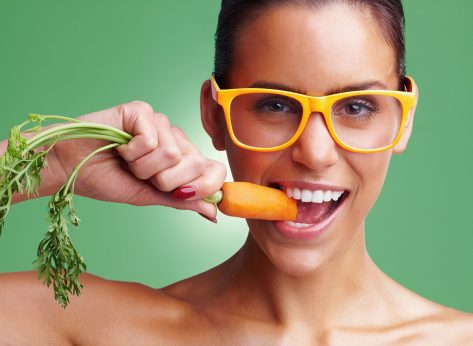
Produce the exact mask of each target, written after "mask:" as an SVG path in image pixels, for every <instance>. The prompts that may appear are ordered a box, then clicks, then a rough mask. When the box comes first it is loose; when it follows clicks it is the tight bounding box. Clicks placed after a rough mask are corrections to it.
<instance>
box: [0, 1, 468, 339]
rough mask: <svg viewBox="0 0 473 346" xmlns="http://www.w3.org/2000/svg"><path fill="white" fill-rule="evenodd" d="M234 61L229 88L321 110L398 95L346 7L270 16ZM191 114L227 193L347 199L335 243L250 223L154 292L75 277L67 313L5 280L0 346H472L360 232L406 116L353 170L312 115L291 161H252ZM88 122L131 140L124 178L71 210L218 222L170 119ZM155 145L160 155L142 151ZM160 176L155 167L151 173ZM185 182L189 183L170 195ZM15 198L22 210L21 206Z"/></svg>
mask: <svg viewBox="0 0 473 346" xmlns="http://www.w3.org/2000/svg"><path fill="white" fill-rule="evenodd" d="M281 28H284V30H282V29H281ZM248 37H251V40H249V39H245V38H248ZM308 38H310V39H308ZM334 43H336V44H334ZM294 51H297V52H298V54H292V52H294ZM236 57H237V58H236V61H235V66H234V67H233V70H232V74H231V76H230V84H231V86H232V87H244V86H249V85H251V84H252V83H253V82H255V81H260V80H266V81H273V82H280V83H283V84H286V85H291V86H294V87H296V88H298V89H300V90H303V91H304V92H306V93H307V94H313V95H323V94H326V93H327V92H328V91H329V90H332V89H334V88H339V87H343V86H344V85H349V84H352V83H356V82H363V81H364V79H366V78H368V79H375V80H379V81H381V82H383V83H384V84H385V85H386V86H388V88H389V89H396V83H397V79H396V71H395V68H394V65H395V64H394V54H393V51H392V50H391V48H390V47H389V46H388V45H387V44H386V41H385V40H384V37H383V36H382V34H381V31H380V28H379V27H378V25H377V23H376V22H375V21H374V20H372V18H371V17H370V16H369V14H366V13H361V12H360V11H359V10H356V9H353V8H350V7H346V6H343V5H340V6H334V7H329V8H324V9H318V10H313V9H311V10H308V9H306V8H302V7H284V8H276V9H272V10H270V11H268V12H267V13H265V14H264V16H262V17H259V18H257V19H255V20H254V21H253V22H251V23H250V24H248V26H247V27H246V28H245V30H244V31H243V33H242V36H241V39H240V40H239V41H238V43H237V54H236ZM201 104H202V120H203V125H204V128H205V129H206V131H207V132H208V133H209V135H210V136H211V138H212V140H213V143H214V146H215V147H216V149H219V150H226V151H227V153H228V157H229V162H230V165H231V167H232V172H233V175H234V177H235V178H236V179H238V180H246V181H252V182H255V183H259V184H262V185H269V184H271V183H272V182H274V181H279V180H280V179H283V178H284V179H290V180H291V181H305V182H307V181H309V182H329V183H336V184H338V185H342V186H344V187H346V188H347V189H349V190H350V195H349V197H348V199H347V200H346V201H345V202H344V203H345V206H344V210H343V213H340V215H339V216H337V220H335V221H334V222H333V223H332V224H331V225H330V230H329V231H328V232H326V234H325V235H324V236H323V237H319V238H317V239H315V240H309V241H304V242H299V241H294V240H289V239H284V238H282V237H281V235H279V234H278V233H277V231H276V230H275V226H274V224H273V223H272V222H267V221H258V220H248V225H249V228H250V235H249V237H248V239H247V241H246V243H245V245H244V246H243V248H242V249H241V250H240V251H239V252H237V254H235V255H234V256H233V257H232V258H230V259H229V260H228V261H226V262H225V263H223V264H221V265H219V266H217V267H216V268H214V269H211V270H209V271H208V272H205V273H202V274H200V275H197V276H195V277H192V278H189V279H186V280H184V281H181V282H178V283H176V284H173V285H171V286H168V287H165V288H163V289H152V288H149V287H146V286H144V285H141V284H135V283H124V282H114V281H108V280H105V279H102V278H99V277H96V276H93V275H90V274H86V275H83V276H82V283H83V284H84V286H85V288H84V291H83V294H82V295H81V297H79V298H77V297H74V298H72V300H71V304H70V306H69V307H68V308H67V309H66V310H63V309H62V308H60V307H59V306H58V304H57V303H56V302H55V301H54V300H53V298H52V295H51V291H50V290H49V289H47V288H45V287H43V286H42V285H41V284H40V283H39V282H38V281H37V279H36V276H35V274H34V273H31V272H27V273H11V274H1V275H0V341H1V343H2V344H14V345H22V344H25V345H26V344H31V343H32V342H33V343H35V344H44V345H62V344H64V345H67V344H78V345H100V344H104V345H109V344H113V345H122V344H123V345H130V344H133V345H136V344H143V345H154V344H156V345H162V344H166V345H168V344H186V345H187V344H205V345H209V344H210V345H212V344H243V345H252V344H271V345H273V344H274V345H290V344H291V345H294V344H297V345H306V344H313V345H348V344H349V345H424V344H427V345H432V344H435V345H467V344H473V316H472V315H471V314H468V313H464V312H461V311H457V310H454V309H451V308H448V307H444V306H441V305H439V304H436V303H434V302H431V301H428V300H427V299H425V298H423V297H420V296H418V295H417V294H415V293H413V292H411V291H409V290H408V289H406V288H404V287H403V286H401V285H400V284H398V283H396V282H395V281H393V280H392V279H391V278H389V277H388V276H386V275H385V274H384V273H383V272H382V271H381V270H380V269H379V268H378V267H377V266H376V264H375V263H374V262H373V261H372V260H371V258H370V257H369V255H368V253H367V251H366V246H365V233H364V231H365V229H364V220H365V218H366V215H367V214H368V212H369V210H370V209H371V207H372V205H373V204H374V203H375V200H376V198H377V196H378V194H379V191H380V190H381V187H382V185H383V182H384V178H385V175H386V171H387V169H388V166H389V161H390V158H391V155H392V154H393V153H401V152H402V151H403V150H404V149H405V147H406V145H407V142H408V139H409V135H410V128H411V126H412V118H413V116H414V110H413V111H412V114H411V122H410V123H409V124H408V129H407V131H405V135H404V137H403V139H402V141H401V142H400V144H399V145H398V146H397V147H396V148H394V149H393V150H392V151H389V152H384V153H379V154H370V155H364V154H355V153H350V152H347V151H345V150H343V149H341V148H340V147H338V146H337V145H336V144H335V143H334V142H333V140H332V139H331V137H330V135H329V134H328V132H327V129H326V127H325V125H324V123H323V119H322V118H321V116H320V115H317V114H314V116H313V117H311V120H310V121H309V124H308V126H307V128H306V129H305V131H304V133H303V134H302V136H301V138H300V139H299V140H298V142H297V143H296V144H295V145H294V146H292V147H290V148H288V149H286V150H283V151H280V152H274V153H264V154H263V153H255V152H249V151H244V150H242V149H239V148H237V147H236V146H235V145H234V144H233V143H232V142H231V140H230V139H229V137H228V134H227V132H226V131H225V128H224V124H223V123H222V121H221V119H222V114H221V111H220V110H219V109H218V107H217V106H216V105H215V103H214V102H213V101H212V99H211V97H210V87H209V83H208V82H206V83H204V85H203V87H202V101H201ZM137 112H138V113H140V117H137V116H136V113H137ZM143 114H144V115H143ZM85 118H88V119H90V120H93V121H100V122H104V123H109V124H112V125H114V126H116V127H119V128H122V129H124V130H126V131H129V132H130V133H132V134H134V135H135V136H136V139H135V140H134V142H133V141H132V143H130V144H129V145H128V146H123V147H121V148H120V149H119V150H118V154H119V155H120V156H121V158H122V159H123V160H124V161H125V162H127V163H128V169H127V168H123V167H122V166H121V165H120V161H119V160H118V156H117V154H115V155H114V154H106V155H103V156H101V157H100V158H98V159H96V161H95V162H94V164H93V165H91V166H90V171H88V172H87V171H86V172H85V174H83V175H82V178H81V179H82V180H79V181H78V182H77V186H78V189H79V193H80V194H82V195H84V196H88V197H91V198H97V199H103V200H109V201H114V202H123V203H131V204H136V205H146V204H160V205H166V206H171V207H175V208H182V209H192V210H195V211H197V212H201V213H204V214H205V215H207V216H208V217H210V218H213V217H214V216H215V213H216V211H215V208H214V207H213V206H210V205H208V204H205V203H203V202H201V201H199V199H200V198H202V196H206V195H209V194H210V193H211V192H213V191H215V190H216V189H218V187H219V186H221V183H222V182H223V181H224V179H225V170H224V168H223V166H222V165H221V164H219V163H216V162H214V161H211V160H208V159H206V158H204V157H202V156H201V155H200V153H199V152H198V150H197V149H196V148H195V147H194V146H193V145H192V143H190V142H189V141H188V140H187V139H186V138H185V135H184V134H183V133H182V132H181V131H179V130H178V129H176V128H173V127H171V126H170V125H166V121H167V120H166V119H165V117H163V116H162V115H158V114H156V113H153V111H152V110H151V109H150V108H149V106H147V105H144V104H142V103H132V104H127V105H125V106H121V107H117V108H114V109H110V110H105V111H101V112H97V113H94V114H91V115H87V116H86V117H85ZM138 119H140V120H138ZM158 122H159V124H158ZM163 129H165V130H163ZM150 138H151V139H156V140H157V142H158V143H154V144H151V145H148V144H146V143H147V140H148V139H150ZM4 145H5V143H3V146H4ZM90 146H91V147H93V146H94V144H93V143H92V144H90ZM89 149H90V148H89ZM71 153H74V154H76V156H77V157H79V156H80V155H79V154H80V153H79V146H75V145H74V144H73V143H68V144H63V145H62V146H60V145H58V146H57V149H55V151H54V152H53V153H52V157H51V160H50V166H51V165H52V166H54V167H56V169H59V170H61V169H64V171H67V169H68V167H70V166H71V165H72V164H73V162H72V161H71V160H70V158H71V157H74V155H71ZM157 158H158V159H157ZM156 161H159V162H165V164H163V165H161V166H160V167H155V166H153V165H152V164H150V163H151V162H156ZM91 172H94V174H91ZM104 172H107V177H108V179H110V180H111V181H110V183H111V184H114V185H115V186H124V188H123V190H122V191H121V192H120V194H118V193H117V194H116V195H104V194H103V192H102V191H101V190H100V185H99V184H98V182H99V181H95V180H94V179H100V176H101V174H100V173H104ZM111 172H112V174H110V173H111ZM189 172H190V173H189ZM87 173H88V174H87ZM48 174H49V173H48V172H45V173H44V176H43V181H44V182H45V183H44V185H43V187H42V189H41V191H40V194H42V195H46V194H48V193H50V192H51V191H54V189H55V188H57V186H58V184H59V181H61V180H62V178H63V177H61V176H60V175H55V176H48ZM281 174H284V177H282V176H281ZM183 175H184V176H185V179H184V180H185V181H177V178H176V177H177V176H179V177H182V176H183ZM97 177H98V178H97ZM110 177H112V178H113V179H112V178H110ZM101 183H103V181H101ZM117 184H118V185H117ZM182 185H192V186H196V188H197V191H198V194H197V196H196V197H195V198H193V199H191V200H190V201H176V200H174V199H172V198H171V197H170V194H168V193H167V194H166V193H164V192H166V191H171V190H173V189H175V188H177V187H179V186H182ZM156 188H157V189H159V190H160V191H158V190H157V189H156ZM163 191H164V192H163ZM136 196H138V198H137V197H136ZM23 198H24V197H23V196H17V197H16V201H21V200H22V199H23ZM379 231H382V230H379Z"/></svg>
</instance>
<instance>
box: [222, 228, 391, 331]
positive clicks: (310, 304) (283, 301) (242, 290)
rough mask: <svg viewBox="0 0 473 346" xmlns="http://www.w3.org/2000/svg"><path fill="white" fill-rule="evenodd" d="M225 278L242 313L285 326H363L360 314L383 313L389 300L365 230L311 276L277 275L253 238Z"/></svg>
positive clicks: (230, 266)
mask: <svg viewBox="0 0 473 346" xmlns="http://www.w3.org/2000/svg"><path fill="white" fill-rule="evenodd" d="M226 273H227V275H228V276H227V277H226V281H227V284H225V285H224V286H225V287H226V290H228V291H227V293H230V294H229V296H231V297H232V298H234V299H230V300H229V301H232V302H238V305H236V304H235V305H236V309H239V310H241V311H240V313H241V314H252V315H253V316H252V317H253V318H256V319H263V320H273V322H275V323H278V324H283V325H287V326H289V325H297V324H300V323H308V324H312V325H313V323H318V324H321V325H353V324H354V323H355V324H356V321H359V320H363V321H365V322H366V321H367V320H369V316H367V318H366V319H365V318H360V317H361V316H360V311H367V310H368V311H370V313H373V309H367V308H368V307H369V306H372V307H373V308H374V309H382V308H383V307H382V304H379V302H380V301H389V297H388V294H387V291H386V289H385V288H384V287H383V283H384V282H385V281H383V280H382V277H383V276H384V274H383V273H382V272H381V271H380V270H379V269H378V268H377V266H376V265H375V264H374V262H373V261H372V260H371V258H370V257H369V255H368V253H367V251H366V246H365V237H364V227H361V229H360V230H359V231H358V232H357V233H356V235H355V237H354V239H353V241H352V242H351V243H350V245H349V246H348V247H347V248H346V250H345V251H344V252H343V253H342V254H340V255H339V256H338V257H337V258H334V259H332V260H331V261H330V262H329V263H325V264H324V265H323V267H321V268H318V269H317V270H316V271H315V272H313V273H311V274H309V275H304V276H293V275H288V274H286V273H284V272H281V271H280V270H278V269H277V268H276V267H275V266H274V265H273V264H272V263H271V262H270V261H269V260H268V258H267V256H266V255H265V254H264V253H263V252H262V251H261V249H260V248H259V246H258V245H257V244H256V243H255V242H254V240H253V238H252V237H251V236H249V238H248V239H247V241H246V243H245V245H244V247H243V248H242V249H241V250H240V252H239V253H238V254H237V255H235V256H234V257H233V258H232V259H231V260H230V261H229V262H228V267H227V268H226ZM225 296H227V298H228V295H227V294H225ZM375 315H378V314H375ZM377 322H378V323H379V322H380V321H377Z"/></svg>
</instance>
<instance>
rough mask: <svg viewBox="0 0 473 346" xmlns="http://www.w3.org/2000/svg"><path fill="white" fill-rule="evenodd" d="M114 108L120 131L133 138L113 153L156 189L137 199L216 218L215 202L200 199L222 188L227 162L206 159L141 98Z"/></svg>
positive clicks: (184, 136)
mask: <svg viewBox="0 0 473 346" xmlns="http://www.w3.org/2000/svg"><path fill="white" fill-rule="evenodd" d="M115 112H118V113H119V114H120V117H121V118H122V128H123V130H124V131H126V132H128V133H130V134H131V135H133V136H134V137H133V139H132V140H131V141H130V142H129V143H128V144H125V145H121V146H119V147H118V148H117V151H118V152H119V154H120V155H121V156H122V157H123V159H124V160H125V161H127V164H128V168H129V170H130V171H131V172H132V173H133V175H134V176H136V177H137V178H139V179H140V180H143V181H147V182H148V184H149V183H150V184H149V185H150V186H151V187H152V186H154V188H155V189H157V190H156V191H154V192H153V190H152V189H150V190H148V189H147V190H146V191H147V192H146V194H147V196H148V197H145V196H141V198H140V200H142V201H146V200H149V201H150V203H153V202H151V201H154V203H156V202H157V203H158V204H162V205H168V206H172V207H175V208H179V209H191V210H195V211H197V212H199V213H201V214H203V215H204V216H206V217H209V218H211V219H214V218H215V214H216V208H215V206H214V205H212V204H209V203H207V202H204V201H202V200H201V199H203V198H205V197H207V196H209V195H212V194H213V193H214V192H216V191H217V190H219V189H220V188H221V186H222V185H223V182H224V180H225V177H226V168H225V166H224V165H223V164H221V163H219V162H217V161H214V160H211V159H207V158H205V157H204V156H203V155H202V154H201V153H200V151H199V150H198V149H197V148H196V147H195V146H194V144H193V143H192V142H191V141H189V139H188V138H187V137H186V135H185V134H184V132H183V131H182V130H180V129H179V128H176V127H174V126H172V125H171V124H170V123H169V120H168V119H167V117H166V116H164V115H163V114H159V113H154V112H153V109H152V108H151V106H149V105H148V104H146V103H144V102H131V103H129V104H125V105H122V106H119V107H117V109H116V110H115ZM158 190H159V191H158ZM163 192H167V194H163ZM169 192H173V193H172V194H170V193H169ZM143 197H145V198H144V199H143ZM143 203H148V202H143Z"/></svg>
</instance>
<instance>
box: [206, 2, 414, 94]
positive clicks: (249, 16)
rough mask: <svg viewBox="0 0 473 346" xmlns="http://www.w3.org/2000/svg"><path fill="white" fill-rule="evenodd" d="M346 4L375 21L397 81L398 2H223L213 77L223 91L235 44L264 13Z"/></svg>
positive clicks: (400, 63)
mask: <svg viewBox="0 0 473 346" xmlns="http://www.w3.org/2000/svg"><path fill="white" fill-rule="evenodd" d="M340 3H341V4H348V5H351V6H355V7H357V8H358V9H360V10H361V11H367V12H368V13H369V14H371V15H372V16H373V18H375V19H376V20H377V21H378V24H379V25H380V27H381V29H382V31H383V35H384V37H385V39H386V42H387V43H388V45H389V46H390V47H391V48H392V49H393V50H394V53H395V56H396V63H397V69H398V74H399V81H400V83H401V84H402V81H403V80H404V75H405V73H406V67H405V40H404V25H405V19H404V10H403V7H402V2H401V0H222V6H221V9H220V15H219V17H218V25H217V31H216V34H215V38H216V40H215V61H214V73H215V77H216V79H217V80H218V81H219V83H220V84H221V85H222V86H223V87H225V85H227V82H228V81H227V79H226V78H227V76H228V73H229V71H230V69H231V68H232V64H233V57H234V50H235V42H236V41H237V39H238V36H239V34H240V33H241V31H242V30H243V29H244V27H245V26H246V25H247V24H248V23H250V22H251V21H252V20H254V19H256V18H258V16H260V15H262V14H263V13H264V12H265V11H267V10H269V9H271V8H273V7H276V6H283V5H299V6H309V7H311V8H318V7H321V6H328V5H332V4H340Z"/></svg>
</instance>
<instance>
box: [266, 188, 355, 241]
mask: <svg viewBox="0 0 473 346" xmlns="http://www.w3.org/2000/svg"><path fill="white" fill-rule="evenodd" d="M273 186H274V187H276V188H278V189H280V190H283V191H284V192H285V193H286V195H287V196H288V197H289V198H293V199H295V200H297V219H296V220H295V221H294V222H292V221H286V222H278V223H277V224H279V226H281V227H278V228H284V232H283V233H285V234H286V235H287V233H289V234H290V235H291V236H292V235H297V237H299V236H301V235H303V237H306V236H310V233H311V230H312V231H314V230H317V233H319V232H320V231H321V227H322V228H325V227H326V226H327V225H328V223H330V222H331V221H332V219H333V218H331V216H332V215H333V214H334V213H335V212H336V211H337V210H338V209H339V208H340V206H341V205H342V204H343V201H344V200H345V199H346V197H347V196H348V195H349V190H348V189H346V188H343V187H339V186H336V185H326V184H324V185H321V184H312V183H297V182H290V183H284V182H279V183H277V184H273ZM329 219H330V220H329ZM327 221H328V222H327ZM314 226H315V227H314Z"/></svg>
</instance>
